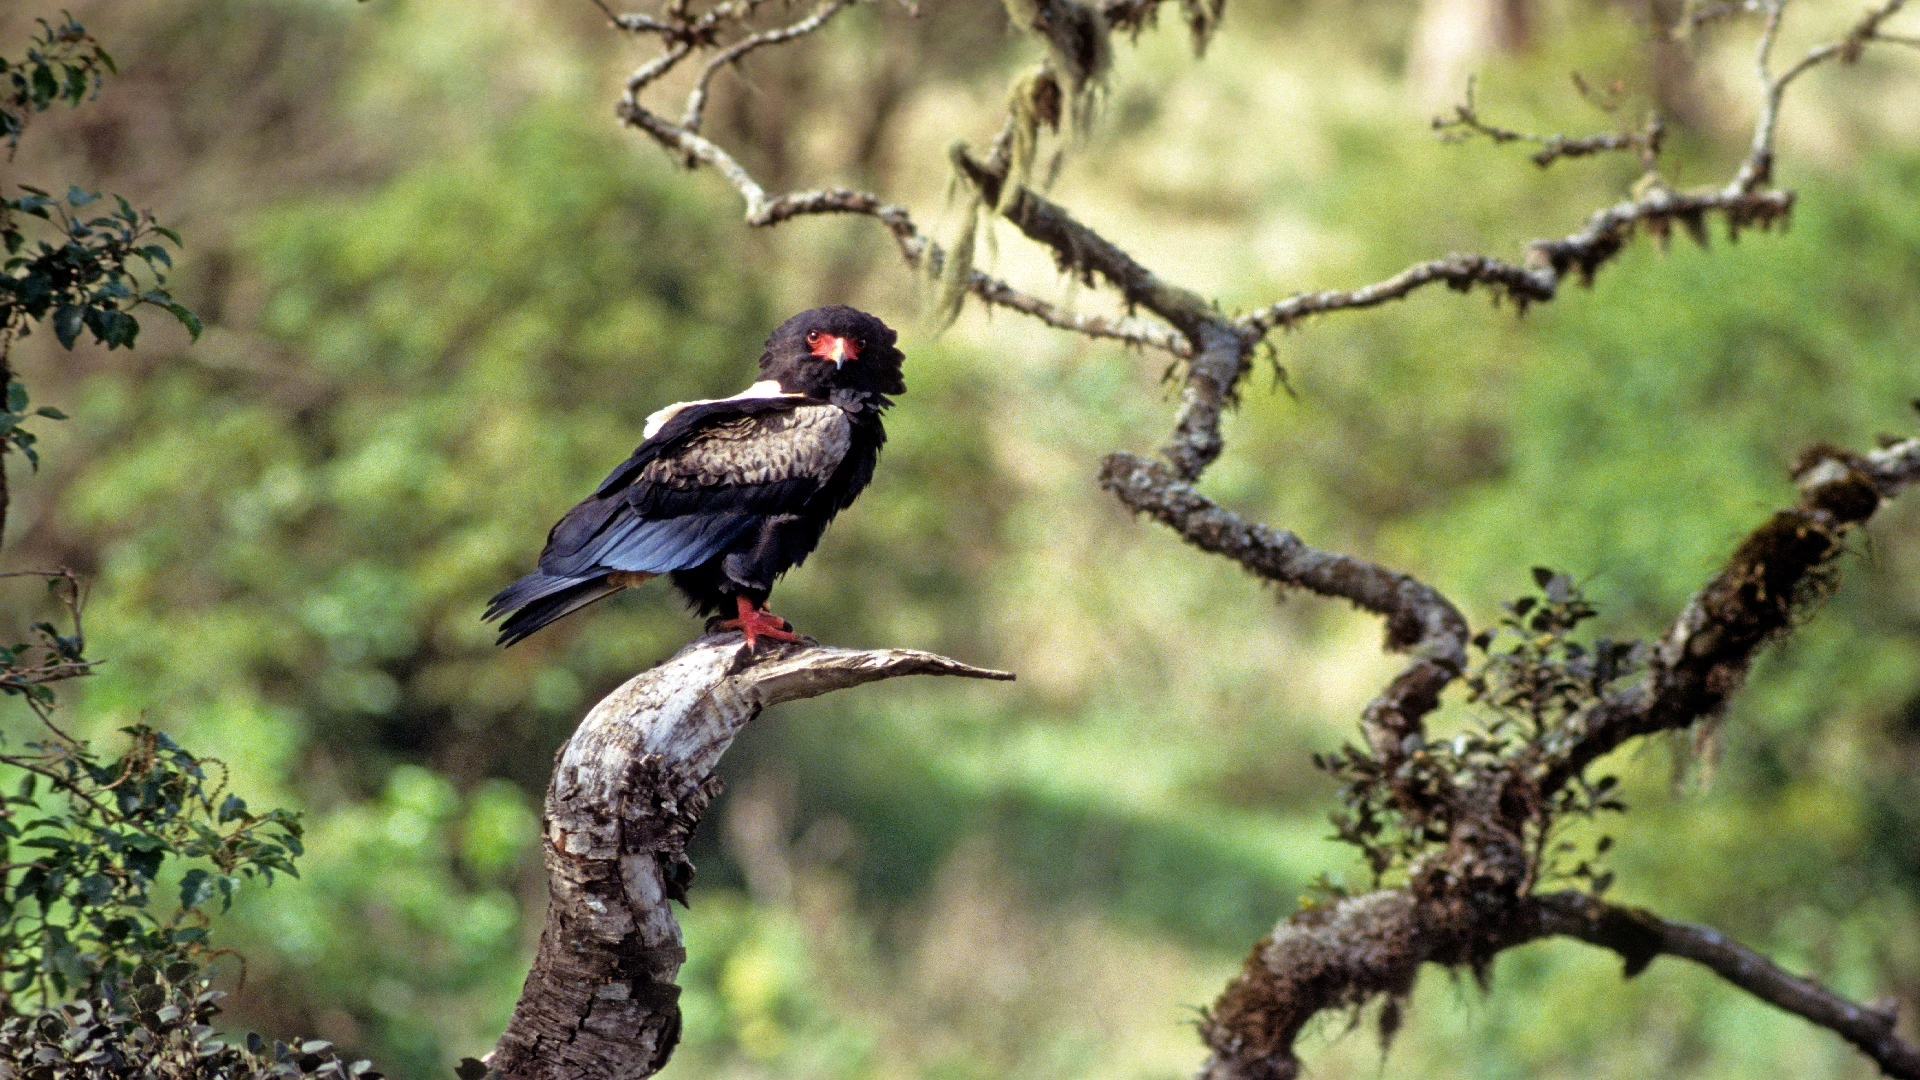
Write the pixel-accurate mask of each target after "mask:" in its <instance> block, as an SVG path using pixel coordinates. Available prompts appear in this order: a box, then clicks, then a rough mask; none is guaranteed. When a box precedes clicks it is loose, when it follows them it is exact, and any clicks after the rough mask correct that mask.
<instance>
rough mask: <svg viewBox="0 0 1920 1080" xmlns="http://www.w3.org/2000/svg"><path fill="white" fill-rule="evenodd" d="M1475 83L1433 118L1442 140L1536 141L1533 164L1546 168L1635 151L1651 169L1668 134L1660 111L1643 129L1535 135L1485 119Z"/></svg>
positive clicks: (1649, 118)
mask: <svg viewBox="0 0 1920 1080" xmlns="http://www.w3.org/2000/svg"><path fill="white" fill-rule="evenodd" d="M1474 82H1475V80H1474V78H1473V77H1472V76H1469V77H1468V78H1467V94H1466V101H1465V102H1463V103H1462V104H1459V105H1455V106H1454V107H1453V116H1452V117H1444V116H1436V117H1434V118H1433V130H1435V131H1436V132H1439V133H1440V137H1441V138H1442V139H1445V140H1447V141H1449V142H1458V141H1461V140H1463V139H1467V138H1471V137H1472V136H1474V135H1484V136H1486V137H1487V138H1489V139H1492V140H1493V141H1494V142H1495V143H1496V144H1499V143H1510V142H1527V143H1534V144H1535V145H1537V146H1539V147H1540V149H1539V150H1537V151H1535V152H1534V153H1533V155H1532V159H1533V163H1534V164H1535V165H1538V166H1540V167H1541V168H1543V169H1544V168H1546V167H1547V166H1549V165H1552V164H1553V163H1554V162H1556V161H1558V160H1560V159H1561V158H1577V157H1586V156H1588V155H1591V154H1600V153H1605V152H1607V151H1610V150H1631V151H1633V152H1634V153H1636V154H1639V155H1640V160H1641V163H1642V164H1643V165H1645V166H1646V168H1647V170H1648V171H1649V172H1651V171H1652V170H1653V167H1654V163H1655V161H1656V160H1657V159H1658V158H1659V156H1660V144H1661V141H1662V140H1663V139H1664V138H1665V137H1666V127H1665V125H1664V124H1662V123H1661V121H1660V115H1659V114H1658V113H1651V114H1649V115H1648V117H1647V126H1646V127H1645V128H1643V129H1641V130H1639V131H1612V132H1606V133H1604V134H1600V135H1586V136H1582V137H1580V138H1570V137H1568V136H1565V135H1534V134H1531V133H1529V132H1525V131H1516V130H1514V129H1513V128H1504V127H1500V126H1498V125H1495V124H1489V123H1487V122H1486V121H1485V120H1483V119H1481V117H1480V112H1479V109H1478V108H1477V107H1476V106H1475V104H1474V98H1473V91H1474Z"/></svg>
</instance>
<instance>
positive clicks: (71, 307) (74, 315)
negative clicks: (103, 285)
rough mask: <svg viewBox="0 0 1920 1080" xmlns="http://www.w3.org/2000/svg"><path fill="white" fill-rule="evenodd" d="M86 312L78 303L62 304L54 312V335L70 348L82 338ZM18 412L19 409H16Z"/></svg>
mask: <svg viewBox="0 0 1920 1080" xmlns="http://www.w3.org/2000/svg"><path fill="white" fill-rule="evenodd" d="M85 318H86V312H85V311H83V310H81V308H80V307H79V306H78V305H76V304H62V305H60V307H59V308H58V309H57V310H56V311H54V313H53V336H54V337H56V338H59V339H60V344H61V345H62V346H63V347H65V348H68V349H71V348H73V343H74V342H76V341H78V340H80V330H81V328H82V326H83V325H84V324H85ZM14 411H15V412H18V411H19V410H18V409H16V410H14Z"/></svg>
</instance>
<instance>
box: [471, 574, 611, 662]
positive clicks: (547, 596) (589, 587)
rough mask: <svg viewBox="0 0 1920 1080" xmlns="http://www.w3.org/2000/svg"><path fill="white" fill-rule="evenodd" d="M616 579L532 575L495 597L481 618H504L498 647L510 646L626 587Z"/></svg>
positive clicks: (609, 575)
mask: <svg viewBox="0 0 1920 1080" xmlns="http://www.w3.org/2000/svg"><path fill="white" fill-rule="evenodd" d="M619 577H620V575H618V574H596V575H594V576H593V577H589V578H570V577H549V576H547V575H546V574H543V573H540V572H539V571H535V572H533V573H531V574H528V575H527V576H526V577H523V578H521V579H520V580H519V581H516V582H514V583H513V584H511V585H509V586H507V587H506V588H504V589H501V590H500V591H499V592H498V593H497V594H495V595H494V598H493V599H492V600H491V601H489V602H488V603H487V611H486V615H485V616H484V618H486V619H489V620H492V619H497V618H499V617H500V616H502V615H506V616H507V621H506V622H503V623H501V624H500V640H499V642H498V644H500V645H512V644H513V643H514V642H516V641H519V640H520V639H522V638H524V637H526V636H527V635H528V634H531V633H533V632H534V631H535V630H538V629H540V628H541V627H543V626H545V625H547V624H548V623H550V622H552V621H553V620H555V619H558V618H560V617H561V616H562V615H566V614H569V613H571V612H574V611H578V610H580V609H581V608H583V607H586V606H587V605H588V604H591V603H593V602H594V601H595V600H599V599H602V598H604V597H608V596H612V595H613V594H614V593H617V592H619V591H620V590H621V589H624V588H626V586H627V584H628V583H627V582H625V581H619V580H618V579H619ZM509 612H511V614H508V613H509Z"/></svg>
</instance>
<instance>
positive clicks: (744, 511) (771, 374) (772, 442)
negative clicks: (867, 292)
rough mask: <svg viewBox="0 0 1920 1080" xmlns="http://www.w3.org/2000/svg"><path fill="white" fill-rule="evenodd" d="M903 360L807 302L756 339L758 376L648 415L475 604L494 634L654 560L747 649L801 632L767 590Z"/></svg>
mask: <svg viewBox="0 0 1920 1080" xmlns="http://www.w3.org/2000/svg"><path fill="white" fill-rule="evenodd" d="M902 359H903V357H902V356H901V354H900V350H899V349H896V348H894V332H893V331H892V330H891V329H889V328H888V326H887V324H886V323H883V322H881V321H880V320H879V319H876V318H874V317H873V316H872V315H869V314H867V313H866V312H864V311H858V310H856V309H854V308H850V307H844V306H837V305H836V306H834V307H822V308H814V309H813V310H811V311H803V312H801V313H800V314H798V315H795V316H794V317H793V318H791V319H788V320H787V321H786V322H784V323H781V324H780V327H779V329H777V330H775V331H774V332H773V334H772V336H770V337H768V338H767V348H766V351H765V352H764V353H762V354H761V355H760V381H758V382H756V383H754V384H753V385H752V386H749V387H748V388H747V389H745V390H743V391H741V392H740V393H738V394H735V395H734V396H732V397H730V398H719V399H715V400H706V401H683V402H680V403H679V404H676V405H669V406H667V407H666V408H664V409H661V410H660V411H659V412H656V413H654V414H653V415H652V416H650V417H648V418H647V425H646V429H645V431H644V432H643V433H642V434H643V438H644V441H642V442H641V443H640V446H639V448H638V449H636V450H635V451H634V452H633V456H632V457H630V458H628V459H627V460H626V461H624V462H622V463H621V464H620V466H619V467H618V468H616V469H614V470H613V472H612V473H611V474H609V475H608V477H607V478H606V480H604V481H602V482H601V484H600V487H599V488H598V489H597V490H595V491H594V493H593V494H592V495H590V496H588V497H587V498H586V500H585V501H583V502H581V503H580V504H579V505H578V506H575V507H574V508H573V509H571V510H569V511H567V513H566V516H565V517H562V518H561V519H560V521H559V523H558V524H556V525H554V527H553V530H552V531H551V532H549V533H548V534H547V547H546V550H544V551H542V552H541V553H540V568H539V569H538V570H535V571H534V572H533V573H531V574H528V575H527V576H526V577H523V578H521V579H520V580H519V581H516V582H514V583H513V584H511V585H509V586H507V587H506V588H504V589H502V590H500V592H499V593H498V594H497V595H496V596H494V598H493V600H492V602H491V603H489V604H488V606H487V612H486V616H485V617H486V618H487V619H489V620H492V619H496V618H499V617H501V616H503V615H504V616H506V621H505V622H504V623H502V624H501V626H500V644H502V645H511V644H513V643H514V642H516V641H519V640H520V639H522V638H524V637H526V636H527V635H528V634H531V633H533V632H534V631H535V630H538V629H540V628H541V627H543V626H545V625H547V624H548V623H550V622H552V621H554V620H555V619H558V618H560V617H561V616H563V615H566V614H568V613H570V612H573V611H577V610H578V609H580V608H583V607H585V606H587V605H588V604H591V603H593V602H594V601H595V600H598V599H600V598H601V597H604V596H611V595H612V594H614V593H616V592H619V591H620V590H621V589H624V588H627V587H629V586H633V585H638V584H640V583H641V582H643V581H646V580H647V579H649V578H653V577H658V576H659V575H661V574H666V575H669V576H670V577H671V578H672V580H673V584H674V586H675V587H676V588H678V589H679V590H680V592H681V593H683V594H685V596H686V598H687V601H688V603H690V604H691V605H692V606H693V607H694V609H695V610H696V611H698V612H699V613H700V614H702V615H707V614H712V613H715V612H722V611H726V610H728V609H732V610H733V612H734V613H735V617H734V618H731V619H728V620H726V621H725V622H722V623H720V624H719V625H720V627H721V628H722V629H729V630H732V629H737V630H739V631H741V632H742V633H744V634H745V635H746V639H747V645H748V647H749V648H752V647H754V646H755V643H756V642H757V640H758V639H760V638H768V639H771V640H774V641H797V640H799V638H798V637H797V636H796V635H795V634H794V633H793V632H792V627H791V626H790V625H788V623H787V621H786V620H785V619H782V618H780V617H779V616H777V615H775V614H773V613H772V612H770V611H768V610H767V609H766V604H767V594H768V593H769V592H770V591H771V590H772V589H773V582H774V579H776V578H778V577H779V576H780V575H781V574H784V573H786V572H787V571H788V570H789V569H791V568H792V567H795V566H798V565H800V564H801V563H802V562H804V561H805V560H806V557H807V556H808V555H809V554H811V553H812V552H813V549H814V547H815V546H817V545H818V544H819V543H820V534H821V533H822V532H824V531H825V530H826V527H827V523H828V522H829V521H832V520H833V517H834V515H835V514H837V513H839V512H840V511H842V510H844V509H846V508H847V507H848V506H850V505H852V503H853V500H854V498H855V497H856V496H857V495H859V494H860V491H861V489H862V488H865V487H866V486H867V481H869V480H871V479H872V478H873V466H874V462H875V461H876V460H878V458H879V456H880V447H881V446H882V445H883V444H884V443H885V442H886V441H887V433H886V431H885V430H884V429H883V428H882V427H881V424H880V414H881V413H882V412H884V411H885V410H886V409H887V408H888V407H889V406H891V405H892V404H893V400H892V399H891V398H890V397H888V395H889V394H899V393H903V392H904V391H905V390H906V384H905V382H903V381H902V379H901V374H900V364H901V361H902Z"/></svg>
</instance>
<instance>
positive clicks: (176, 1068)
mask: <svg viewBox="0 0 1920 1080" xmlns="http://www.w3.org/2000/svg"><path fill="white" fill-rule="evenodd" d="M225 996H226V995H224V994H222V993H221V992H219V991H218V990H213V989H210V988H209V987H208V985H207V982H206V980H205V979H203V978H201V977H200V976H199V975H198V974H197V971H196V969H195V968H194V966H193V965H191V964H185V963H176V964H172V965H169V966H168V967H166V968H165V969H164V970H163V969H160V968H156V967H152V966H148V965H142V966H140V967H138V968H136V969H135V970H134V971H133V973H132V976H131V977H130V978H129V979H128V980H127V985H126V986H125V987H124V988H122V989H121V990H119V991H118V992H115V993H112V994H109V995H108V996H106V997H104V998H102V999H100V1000H93V1001H73V1002H68V1003H67V1004H64V1005H59V1006H54V1007H50V1008H46V1009H43V1010H42V1011H40V1012H37V1013H34V1014H32V1015H19V1016H12V1017H9V1018H8V1019H7V1020H6V1021H5V1022H4V1023H0V1076H7V1077H10V1078H11V1077H20V1078H22V1080H122V1078H125V1080H133V1078H135V1077H138V1078H139V1080H270V1078H271V1080H295V1078H297V1077H303V1076H313V1077H326V1078H332V1080H381V1074H380V1073H378V1072H375V1071H374V1070H373V1068H372V1066H371V1063H369V1062H366V1061H355V1062H352V1063H351V1064H349V1063H348V1062H345V1061H342V1060H341V1059H340V1056H339V1055H338V1054H337V1053H335V1052H334V1049H333V1045H332V1044H331V1043H328V1042H326V1041H324V1040H319V1039H314V1040H309V1041H306V1042H302V1043H298V1044H288V1043H284V1042H280V1041H277V1040H276V1041H274V1042H271V1043H269V1042H268V1041H266V1040H264V1039H262V1038H261V1037H260V1036H258V1035H248V1036H247V1037H246V1040H245V1042H243V1043H240V1044H233V1043H229V1042H228V1041H227V1040H226V1039H225V1038H223V1037H222V1036H221V1035H220V1034H219V1033H218V1032H216V1031H215V1030H214V1029H213V1027H212V1026H211V1022H212V1020H213V1018H214V1017H215V1016H216V1015H218V1014H219V1012H220V1005H219V1002H220V999H221V998H223V997H225Z"/></svg>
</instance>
